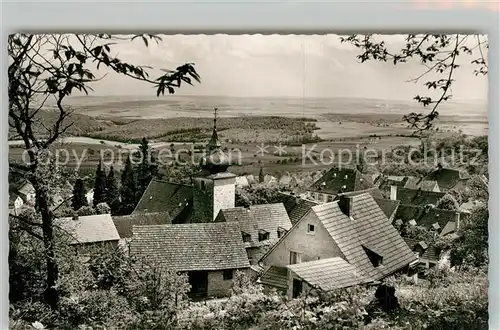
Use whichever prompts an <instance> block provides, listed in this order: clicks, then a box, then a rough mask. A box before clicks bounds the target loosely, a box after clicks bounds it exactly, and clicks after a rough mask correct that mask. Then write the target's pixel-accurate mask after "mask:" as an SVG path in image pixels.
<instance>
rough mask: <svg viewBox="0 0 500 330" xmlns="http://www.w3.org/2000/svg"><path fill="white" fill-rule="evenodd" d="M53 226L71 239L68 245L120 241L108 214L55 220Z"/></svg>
mask: <svg viewBox="0 0 500 330" xmlns="http://www.w3.org/2000/svg"><path fill="white" fill-rule="evenodd" d="M55 224H56V225H57V226H58V227H60V228H61V229H62V230H63V232H65V233H66V234H68V235H69V236H70V237H71V238H70V244H85V243H98V242H107V241H117V240H119V239H120V235H119V234H118V231H117V230H116V227H115V225H114V223H113V219H112V218H111V215H110V214H99V215H87V216H80V217H78V220H73V218H60V219H56V220H55Z"/></svg>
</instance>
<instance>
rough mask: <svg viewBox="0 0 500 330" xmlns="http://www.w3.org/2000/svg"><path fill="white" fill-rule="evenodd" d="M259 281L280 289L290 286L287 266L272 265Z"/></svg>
mask: <svg viewBox="0 0 500 330" xmlns="http://www.w3.org/2000/svg"><path fill="white" fill-rule="evenodd" d="M259 283H261V284H264V285H270V286H273V287H277V288H280V289H286V288H287V287H288V271H287V268H286V267H277V266H270V267H269V268H267V269H266V270H265V271H264V273H263V274H262V275H261V276H260V278H259Z"/></svg>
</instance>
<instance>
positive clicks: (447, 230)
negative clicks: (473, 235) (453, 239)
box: [439, 221, 457, 236]
mask: <svg viewBox="0 0 500 330" xmlns="http://www.w3.org/2000/svg"><path fill="white" fill-rule="evenodd" d="M456 230H457V223H456V222H453V221H448V222H447V223H446V225H445V226H444V228H443V230H441V233H440V234H439V235H441V236H444V235H447V234H451V233H453V232H455V231H456Z"/></svg>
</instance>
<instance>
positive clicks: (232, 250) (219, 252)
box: [130, 222, 250, 271]
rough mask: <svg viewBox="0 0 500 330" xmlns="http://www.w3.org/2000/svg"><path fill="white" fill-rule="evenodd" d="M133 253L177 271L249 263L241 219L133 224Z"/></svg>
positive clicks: (137, 256)
mask: <svg viewBox="0 0 500 330" xmlns="http://www.w3.org/2000/svg"><path fill="white" fill-rule="evenodd" d="M132 232H133V235H132V239H131V241H130V254H131V256H133V257H136V258H140V259H146V261H149V262H154V263H161V264H165V265H166V266H167V267H170V268H172V269H175V270H177V271H190V270H222V269H237V268H248V267H250V265H249V262H248V257H247V253H246V250H245V247H244V246H243V240H242V238H241V231H240V227H239V224H238V223H220V222H219V223H214V222H212V223H192V224H177V225H151V226H134V227H132Z"/></svg>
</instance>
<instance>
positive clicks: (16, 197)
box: [9, 194, 22, 206]
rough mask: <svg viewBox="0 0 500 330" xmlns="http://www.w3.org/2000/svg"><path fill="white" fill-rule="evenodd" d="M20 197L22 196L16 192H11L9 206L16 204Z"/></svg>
mask: <svg viewBox="0 0 500 330" xmlns="http://www.w3.org/2000/svg"><path fill="white" fill-rule="evenodd" d="M18 198H21V197H19V195H16V194H9V206H14V202H15V201H16V199H18ZM21 199H22V198H21Z"/></svg>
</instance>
